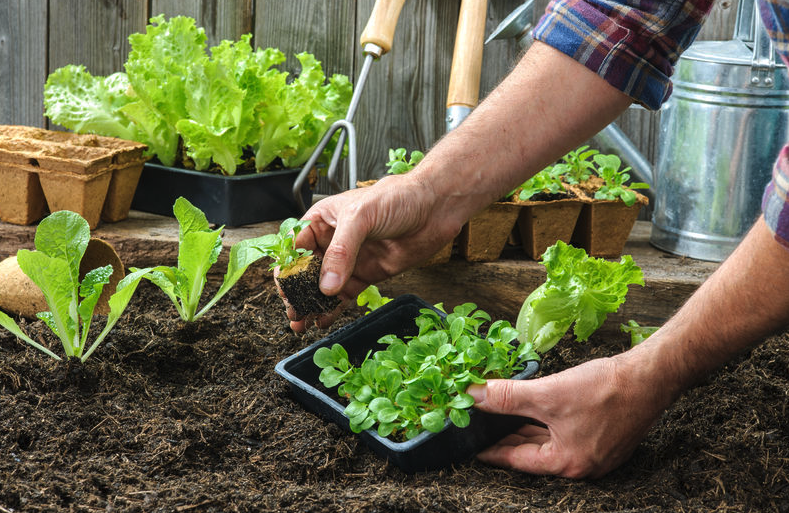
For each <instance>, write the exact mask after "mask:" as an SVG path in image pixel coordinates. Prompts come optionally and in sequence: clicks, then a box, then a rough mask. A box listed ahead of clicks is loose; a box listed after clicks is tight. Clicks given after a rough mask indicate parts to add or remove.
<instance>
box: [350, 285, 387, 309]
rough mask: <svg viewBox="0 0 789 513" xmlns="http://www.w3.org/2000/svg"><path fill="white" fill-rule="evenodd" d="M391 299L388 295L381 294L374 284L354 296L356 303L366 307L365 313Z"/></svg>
mask: <svg viewBox="0 0 789 513" xmlns="http://www.w3.org/2000/svg"><path fill="white" fill-rule="evenodd" d="M391 300H392V298H390V297H386V296H382V295H381V291H380V290H378V287H376V286H375V285H370V286H369V287H367V288H366V289H364V290H363V291H361V292H360V293H359V295H358V296H356V304H357V305H358V306H366V307H367V311H366V312H365V313H364V314H365V315H367V314H368V313H370V312H374V311H376V310H378V309H379V308H381V307H382V306H384V305H385V304H386V303H388V302H389V301H391Z"/></svg>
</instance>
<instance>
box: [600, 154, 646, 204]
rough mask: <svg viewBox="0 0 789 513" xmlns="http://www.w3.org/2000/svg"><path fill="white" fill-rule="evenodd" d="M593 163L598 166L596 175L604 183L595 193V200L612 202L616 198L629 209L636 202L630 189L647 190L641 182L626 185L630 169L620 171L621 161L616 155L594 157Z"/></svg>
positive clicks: (634, 195) (634, 194)
mask: <svg viewBox="0 0 789 513" xmlns="http://www.w3.org/2000/svg"><path fill="white" fill-rule="evenodd" d="M594 161H595V163H596V164H597V165H598V168H597V174H598V175H600V178H602V179H603V181H604V182H605V183H604V185H603V186H602V187H600V188H599V189H598V190H597V192H595V194H594V197H595V199H599V200H609V201H612V200H616V199H617V198H618V199H621V200H622V202H624V204H625V205H627V206H628V207H629V206H632V205H633V204H634V203H635V202H636V193H635V192H633V190H632V189H649V185H648V184H645V183H642V182H633V183H630V184H627V181H628V180H630V174H628V171H630V168H629V167H626V168H624V169H621V170H620V169H619V168H620V166H621V165H622V161H621V160H620V159H619V157H617V156H616V155H595V156H594ZM626 184H627V185H626Z"/></svg>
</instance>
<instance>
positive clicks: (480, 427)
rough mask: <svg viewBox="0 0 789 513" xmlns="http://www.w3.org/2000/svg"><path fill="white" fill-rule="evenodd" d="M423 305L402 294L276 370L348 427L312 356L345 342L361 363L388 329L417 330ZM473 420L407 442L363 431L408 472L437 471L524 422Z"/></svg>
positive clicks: (296, 393)
mask: <svg viewBox="0 0 789 513" xmlns="http://www.w3.org/2000/svg"><path fill="white" fill-rule="evenodd" d="M422 308H433V307H432V306H431V305H430V304H428V303H427V302H425V301H424V300H422V299H420V298H418V297H417V296H414V295H411V294H406V295H403V296H399V297H397V298H396V299H394V300H393V301H390V302H389V303H387V304H385V305H384V306H382V307H381V308H378V309H377V310H375V311H373V312H371V313H370V314H369V315H365V316H364V317H361V318H360V319H357V320H356V321H354V322H352V323H350V324H348V325H347V326H344V327H342V328H340V329H339V330H337V331H335V332H334V333H331V334H330V335H329V336H328V337H326V338H324V339H323V340H319V341H318V342H316V343H315V344H313V345H311V346H309V347H307V348H305V349H302V350H301V351H299V352H298V353H296V354H293V355H291V356H289V357H288V358H285V359H284V360H282V361H281V362H279V363H278V364H277V366H276V368H275V370H276V372H277V374H279V375H280V376H282V377H284V378H285V379H286V380H287V381H288V382H289V383H290V389H291V393H292V395H293V397H294V398H295V399H296V400H297V401H299V402H300V403H302V404H303V405H304V406H305V407H306V408H307V409H309V410H310V411H312V412H315V413H317V414H319V415H321V416H323V417H325V418H327V419H329V420H331V421H332V422H334V423H336V424H337V425H339V426H341V427H342V428H344V429H346V430H350V427H349V426H350V421H349V419H348V417H347V416H346V415H345V413H344V410H345V405H344V404H342V403H340V399H339V396H338V395H337V391H336V389H333V390H327V389H326V388H325V387H324V386H323V385H322V384H321V382H320V380H319V379H318V376H319V375H320V371H321V369H320V368H318V366H317V365H315V363H314V362H313V361H312V356H313V355H314V354H315V351H317V350H318V349H319V348H321V347H331V346H332V345H333V344H340V345H342V346H343V347H344V348H345V350H346V351H347V352H348V357H349V359H350V361H351V363H353V364H354V365H359V364H360V363H361V362H362V360H363V358H364V356H365V355H366V354H367V353H368V351H377V350H378V349H382V348H383V347H384V346H382V345H380V344H378V339H379V338H381V337H382V336H384V335H387V334H394V335H397V336H398V337H400V338H403V337H406V336H413V335H417V334H418V328H417V326H416V325H415V323H414V319H415V318H416V317H417V316H418V315H419V310H420V309H422ZM538 368H539V364H538V363H537V362H536V361H529V362H527V365H526V368H525V369H524V370H523V371H521V372H520V373H518V374H517V375H515V376H513V377H512V379H526V378H529V377H531V376H533V375H534V374H535V373H536V372H537V370H538ZM469 413H470V417H471V423H470V424H469V425H468V426H467V427H465V428H459V427H457V426H455V425H454V424H452V423H451V422H450V421H449V420H447V422H446V424H445V425H444V429H443V430H442V431H440V432H438V433H430V432H427V431H425V432H423V433H420V434H419V435H417V436H416V437H414V438H412V439H411V440H408V441H405V442H395V441H392V440H391V439H389V438H383V437H381V436H379V435H378V432H377V431H376V430H375V429H367V430H365V431H362V432H361V433H359V436H360V437H361V439H362V440H363V441H364V443H365V444H367V446H368V447H370V449H372V451H373V452H375V453H376V454H378V455H379V456H381V457H383V458H387V459H388V460H389V462H390V463H393V464H395V465H397V466H398V467H400V469H402V470H403V471H405V472H409V473H413V472H420V471H424V470H437V469H441V468H445V467H449V466H450V465H452V464H455V463H460V462H462V461H465V460H467V459H469V458H471V457H472V456H474V455H475V454H476V453H477V452H479V451H480V450H482V449H484V448H485V447H488V446H490V445H492V444H493V443H494V442H496V441H498V440H500V439H501V438H503V437H504V436H505V435H507V434H508V433H511V432H513V431H515V430H516V429H517V428H518V427H520V426H521V425H523V423H524V421H525V419H524V418H522V417H513V416H506V415H494V414H491V413H486V412H482V411H476V410H473V409H472V411H471V412H469Z"/></svg>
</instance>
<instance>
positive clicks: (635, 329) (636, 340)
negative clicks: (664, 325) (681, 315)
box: [619, 319, 660, 347]
mask: <svg viewBox="0 0 789 513" xmlns="http://www.w3.org/2000/svg"><path fill="white" fill-rule="evenodd" d="M619 329H620V330H621V331H622V332H623V333H630V347H636V346H637V345H638V344H640V343H641V342H643V341H645V340H646V339H648V338H649V337H650V336H651V335H652V334H653V333H655V332H656V331H657V330H659V329H660V326H641V325H639V324H638V323H637V322H636V321H634V320H633V319H630V320H629V321H627V324H620V325H619Z"/></svg>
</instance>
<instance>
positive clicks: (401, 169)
mask: <svg viewBox="0 0 789 513" xmlns="http://www.w3.org/2000/svg"><path fill="white" fill-rule="evenodd" d="M407 153H408V151H407V150H406V149H405V148H397V149H396V150H393V149H391V148H390V149H389V162H387V163H386V167H388V168H389V170H388V171H387V173H389V174H390V175H402V174H405V173H407V172H409V171H411V170H412V169H414V168H415V167H416V165H417V164H419V163H420V162H421V161H422V159H423V158H425V154H424V153H422V152H421V151H419V150H414V151H412V152H411V155H410V156H409V157H408V158H407V159H406V154H407Z"/></svg>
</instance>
